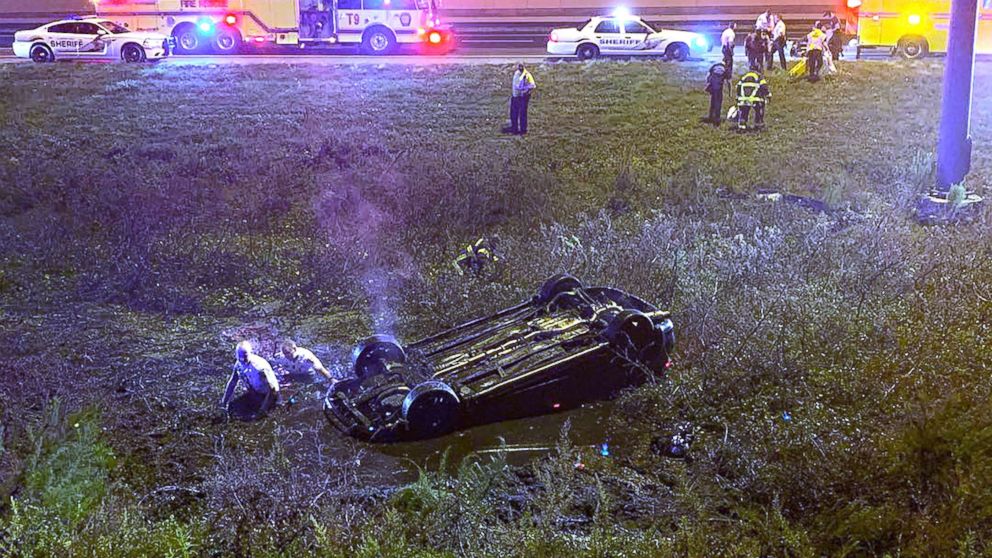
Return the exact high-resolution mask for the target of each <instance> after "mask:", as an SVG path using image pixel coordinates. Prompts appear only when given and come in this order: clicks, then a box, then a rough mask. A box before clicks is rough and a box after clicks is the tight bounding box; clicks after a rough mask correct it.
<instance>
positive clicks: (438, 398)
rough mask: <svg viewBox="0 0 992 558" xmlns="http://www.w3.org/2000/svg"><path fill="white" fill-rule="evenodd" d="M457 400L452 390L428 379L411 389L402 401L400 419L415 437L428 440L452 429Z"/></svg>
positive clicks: (442, 383)
mask: <svg viewBox="0 0 992 558" xmlns="http://www.w3.org/2000/svg"><path fill="white" fill-rule="evenodd" d="M458 411H459V401H458V395H456V394H455V390H453V389H451V386H449V385H448V384H446V383H444V382H441V381H438V380H428V381H426V382H424V383H422V384H420V385H418V386H417V387H415V388H413V389H412V390H410V393H408V394H407V395H406V398H405V399H404V400H403V418H404V419H405V420H406V424H407V429H408V430H409V432H410V433H411V434H412V435H413V436H414V437H416V438H430V437H433V436H440V435H442V434H447V433H448V432H451V431H452V430H454V428H455V425H456V422H457V421H458Z"/></svg>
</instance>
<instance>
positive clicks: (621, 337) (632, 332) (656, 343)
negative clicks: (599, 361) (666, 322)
mask: <svg viewBox="0 0 992 558" xmlns="http://www.w3.org/2000/svg"><path fill="white" fill-rule="evenodd" d="M605 335H606V338H607V340H608V341H609V342H610V345H611V346H612V347H613V348H614V349H615V350H617V351H618V352H619V353H620V354H622V355H624V356H626V357H627V358H628V359H630V360H636V361H637V362H639V363H641V364H643V365H645V366H647V367H648V368H651V369H652V370H660V369H662V368H663V367H664V364H665V361H666V360H667V353H666V352H665V338H664V333H659V332H658V331H657V330H656V329H655V327H654V323H653V322H652V321H651V318H649V317H647V316H646V315H644V314H643V313H642V312H639V311H637V310H624V311H622V312H620V313H619V314H617V315H616V317H614V318H613V320H612V321H611V322H610V324H609V325H608V326H606V331H605Z"/></svg>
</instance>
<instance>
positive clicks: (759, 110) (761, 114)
mask: <svg viewBox="0 0 992 558" xmlns="http://www.w3.org/2000/svg"><path fill="white" fill-rule="evenodd" d="M751 109H754V125H755V126H757V127H759V128H760V127H762V126H764V125H765V103H755V104H754V106H749V105H741V106H740V109H739V110H740V115H739V119H738V121H737V126H738V127H739V128H747V121H748V118H750V116H751Z"/></svg>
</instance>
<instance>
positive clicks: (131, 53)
mask: <svg viewBox="0 0 992 558" xmlns="http://www.w3.org/2000/svg"><path fill="white" fill-rule="evenodd" d="M121 60H123V61H125V62H130V63H136V62H144V61H145V49H143V48H141V47H140V46H138V45H136V44H126V45H124V47H123V48H121Z"/></svg>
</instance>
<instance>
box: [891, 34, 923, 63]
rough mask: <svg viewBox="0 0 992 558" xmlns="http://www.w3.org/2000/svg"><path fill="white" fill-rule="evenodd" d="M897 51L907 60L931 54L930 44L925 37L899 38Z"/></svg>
mask: <svg viewBox="0 0 992 558" xmlns="http://www.w3.org/2000/svg"><path fill="white" fill-rule="evenodd" d="M896 51H897V52H898V53H899V55H900V56H902V57H903V58H905V59H907V60H919V59H920V58H926V56H927V54H930V45H929V44H928V43H927V40H926V39H924V38H923V37H917V36H910V37H903V38H902V39H899V44H898V45H897V46H896Z"/></svg>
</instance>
